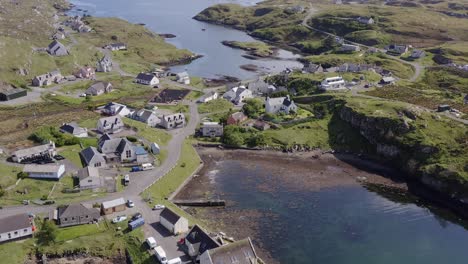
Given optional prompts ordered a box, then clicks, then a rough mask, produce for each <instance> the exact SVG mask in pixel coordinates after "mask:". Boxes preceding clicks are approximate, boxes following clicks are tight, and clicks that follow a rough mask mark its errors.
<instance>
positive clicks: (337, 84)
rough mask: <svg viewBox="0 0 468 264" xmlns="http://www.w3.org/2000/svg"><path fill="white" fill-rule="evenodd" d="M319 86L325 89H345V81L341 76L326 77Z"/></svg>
mask: <svg viewBox="0 0 468 264" xmlns="http://www.w3.org/2000/svg"><path fill="white" fill-rule="evenodd" d="M320 88H321V89H322V90H326V91H333V90H343V89H346V86H345V81H344V80H343V78H342V77H341V76H336V77H330V78H326V79H325V80H323V81H322V83H321V85H320Z"/></svg>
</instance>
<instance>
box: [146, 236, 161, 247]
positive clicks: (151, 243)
mask: <svg viewBox="0 0 468 264" xmlns="http://www.w3.org/2000/svg"><path fill="white" fill-rule="evenodd" d="M146 244H148V247H149V248H150V249H153V248H155V247H157V246H158V245H157V243H156V239H154V237H148V238H147V239H146Z"/></svg>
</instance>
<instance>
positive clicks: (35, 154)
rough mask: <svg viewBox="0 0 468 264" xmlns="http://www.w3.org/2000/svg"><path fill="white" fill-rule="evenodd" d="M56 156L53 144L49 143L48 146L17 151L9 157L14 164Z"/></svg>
mask: <svg viewBox="0 0 468 264" xmlns="http://www.w3.org/2000/svg"><path fill="white" fill-rule="evenodd" d="M55 155H57V152H56V149H55V143H54V142H52V141H50V142H49V143H48V144H44V145H40V146H35V147H31V148H26V149H19V150H17V151H15V152H13V154H12V155H11V159H12V160H13V161H14V162H18V163H21V162H22V161H25V160H28V159H34V158H52V157H54V156H55Z"/></svg>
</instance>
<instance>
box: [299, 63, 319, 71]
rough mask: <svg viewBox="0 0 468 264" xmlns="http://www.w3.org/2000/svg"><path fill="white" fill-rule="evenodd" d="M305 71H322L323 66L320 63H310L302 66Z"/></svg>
mask: <svg viewBox="0 0 468 264" xmlns="http://www.w3.org/2000/svg"><path fill="white" fill-rule="evenodd" d="M302 72H303V73H322V72H323V67H322V65H320V64H314V63H309V64H307V65H305V66H304V67H303V68H302Z"/></svg>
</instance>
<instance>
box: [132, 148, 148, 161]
mask: <svg viewBox="0 0 468 264" xmlns="http://www.w3.org/2000/svg"><path fill="white" fill-rule="evenodd" d="M134 151H135V156H136V162H137V163H138V164H143V163H151V160H150V157H149V155H148V152H147V151H146V149H145V148H144V147H143V146H135V147H134Z"/></svg>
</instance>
